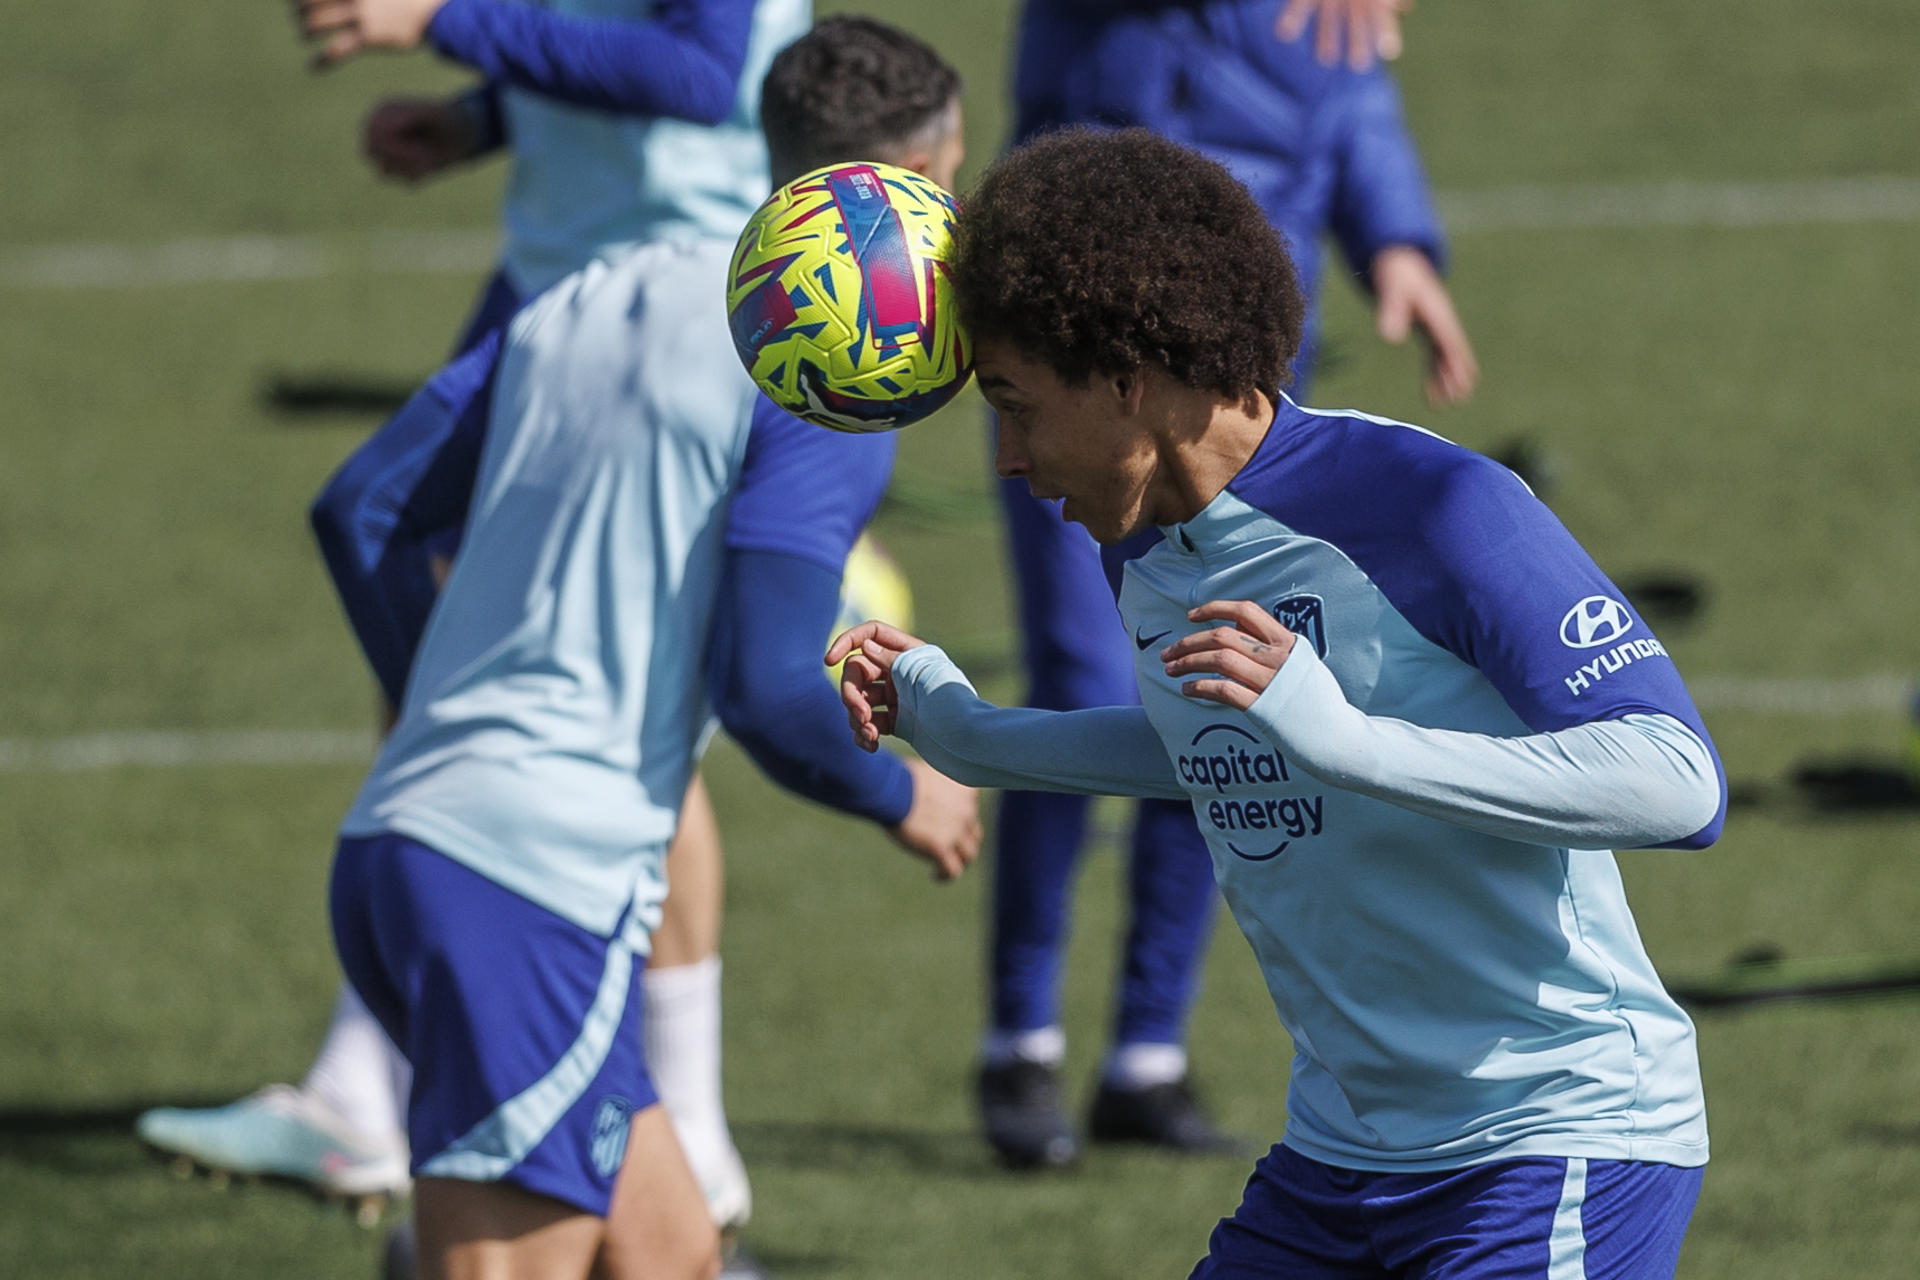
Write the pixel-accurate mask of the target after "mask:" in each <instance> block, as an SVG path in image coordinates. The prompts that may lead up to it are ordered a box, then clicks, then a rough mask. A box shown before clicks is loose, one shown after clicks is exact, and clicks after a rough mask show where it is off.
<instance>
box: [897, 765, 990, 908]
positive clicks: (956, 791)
mask: <svg viewBox="0 0 1920 1280" xmlns="http://www.w3.org/2000/svg"><path fill="white" fill-rule="evenodd" d="M907 772H908V773H910V774H912V775H913V807H912V808H911V809H909V810H907V816H906V817H904V818H902V819H901V820H900V824H899V825H898V826H895V827H889V828H887V831H888V834H890V835H892V836H893V838H894V840H896V841H897V842H898V843H899V845H900V847H901V848H903V849H905V850H906V851H907V852H908V853H911V854H913V855H914V856H915V857H919V858H924V859H926V860H927V861H928V862H930V863H932V864H933V878H934V879H935V880H940V881H947V880H954V879H957V878H959V875H960V873H961V872H963V871H965V870H966V869H967V866H968V864H970V863H971V862H972V861H973V860H974V858H975V856H976V855H978V854H979V852H980V800H979V794H978V793H977V792H976V791H974V789H973V788H972V787H967V786H962V785H961V784H960V783H958V782H955V781H954V780H953V779H952V778H949V777H947V776H946V775H945V774H943V773H941V772H940V771H939V770H938V769H935V768H934V767H933V766H932V765H930V764H928V763H927V762H926V761H924V760H909V761H907Z"/></svg>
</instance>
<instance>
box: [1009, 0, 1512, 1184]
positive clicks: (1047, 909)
mask: <svg viewBox="0 0 1920 1280" xmlns="http://www.w3.org/2000/svg"><path fill="white" fill-rule="evenodd" d="M1315 7H1316V6H1315V5H1313V4H1312V3H1309V2H1307V0H1294V2H1293V3H1291V4H1289V5H1288V7H1287V8H1286V9H1285V10H1282V9H1281V7H1280V5H1279V2H1278V0H1235V2H1232V3H1222V4H1210V5H1205V6H1193V5H1188V4H1176V3H1170V2H1169V3H1159V2H1156V0H1136V2H1132V3H1123V4H1110V3H1104V2H1102V0H1028V2H1027V4H1026V8H1025V12H1024V15H1023V18H1022V23H1021V29H1020V49H1019V64H1018V68H1017V73H1016V80H1015V98H1016V103H1017V108H1018V122H1017V134H1018V137H1019V138H1031V137H1034V136H1036V135H1038V134H1041V133H1044V132H1046V131H1048V130H1051V129H1057V128H1059V127H1061V126H1063V125H1068V124H1075V123H1093V124H1098V125H1102V126H1112V127H1120V126H1129V125H1140V126H1145V127H1147V128H1151V129H1153V130H1154V131H1155V132H1157V133H1160V134H1162V135H1163V136H1166V137H1169V138H1172V139H1174V140H1175V141H1178V142H1181V143H1184V144H1186V145H1188V146H1191V147H1194V148H1196V149H1197V150H1199V151H1201V152H1202V153H1203V154H1206V155H1210V156H1212V157H1213V158H1215V159H1217V160H1219V161H1220V162H1221V163H1223V164H1225V165H1226V166H1227V167H1228V169H1230V170H1231V171H1232V172H1233V174H1234V176H1235V177H1237V178H1239V179H1240V180H1241V181H1242V182H1243V183H1245V184H1246V185H1247V187H1248V188H1249V189H1250V190H1251V191H1252V192H1253V194H1254V197H1255V198H1256V199H1257V200H1258V201H1259V203H1260V206H1261V208H1262V209H1263V210H1265V212H1266V215H1267V217H1268V219H1269V220H1270V221H1271V222H1272V224H1273V225H1274V226H1275V227H1276V228H1278V229H1279V230H1280V231H1281V233H1282V234H1283V235H1284V236H1285V238H1286V241H1287V244H1288V247H1289V249H1290V251H1291V252H1292V254H1293V258H1294V261H1295V263H1296V264H1298V267H1299V270H1300V274H1301V278H1302V281H1303V284H1304V287H1305V291H1306V294H1307V297H1308V298H1309V300H1311V299H1312V298H1313V297H1314V296H1315V295H1316V293H1317V291H1318V285H1319V279H1320V240H1321V237H1322V236H1323V235H1325V234H1328V233H1331V234H1332V235H1333V236H1334V238H1335V239H1336V240H1337V241H1338V242H1339V245H1340V248H1341V251H1342V253H1343V254H1344V256H1345V258H1346V261H1347V263H1348V266H1349V268H1350V269H1351V271H1352V272H1353V275H1354V278H1355V279H1357V280H1358V281H1360V282H1361V283H1362V284H1363V285H1364V286H1365V287H1367V288H1368V289H1370V290H1371V291H1372V292H1373V295H1374V298H1375V317H1376V323H1377V325H1378V328H1379V332H1380V335H1381V337H1382V338H1384V339H1385V340H1387V341H1389V342H1396V343H1397V342H1401V341H1404V340H1405V339H1406V337H1407V335H1408V334H1409V332H1411V331H1413V330H1416V329H1417V330H1419V331H1420V332H1421V333H1422V334H1423V335H1424V337H1425V339H1426V340H1427V343H1428V345H1429V348H1430V351H1431V355H1432V359H1431V363H1430V370H1429V376H1428V378H1427V384H1426V390H1427V394H1428V397H1429V398H1430V399H1431V400H1432V401H1433V402H1434V403H1436V404H1452V403H1455V402H1457V401H1459V400H1461V399H1463V398H1465V397H1466V396H1467V395H1468V394H1469V393H1470V392H1471V391H1472V389H1473V386H1474V383H1475V381H1476V379H1477V377H1478V369H1477V366H1476V363H1475V360H1474V356H1473V350H1472V347H1471V345H1470V344H1469V343H1468V341H1467V337H1466V333H1465V331H1464V330H1463V329H1462V328H1461V325H1460V322H1459V320H1458V318H1457V316H1456V315H1455V312H1454V308H1453V303H1452V301H1451V299H1450V298H1449V297H1448V294H1447V290H1446V287H1445V285H1444V284H1442V283H1441V280H1440V275H1439V269H1440V266H1441V264H1442V262H1443V240H1442V235H1441V229H1440V224H1439V220H1438V217H1437V216H1436V214H1435V212H1434V209H1433V204H1432V200H1431V198H1430V195H1429V192H1428V190H1427V183H1426V178H1425V176H1424V175H1423V174H1422V172H1421V167H1420V162H1419V157H1418V154H1417V152H1416V150H1415V147H1414V143H1413V139H1412V137H1411V136H1410V135H1409V133H1408V132H1407V128H1406V123H1405V121H1404V119H1403V118H1402V113H1401V108H1400V100H1399V95H1398V93H1397V91H1396V90H1395V87H1394V84H1393V81H1392V80H1391V79H1390V78H1389V77H1388V75H1387V73H1386V72H1385V70H1384V69H1383V68H1379V67H1377V66H1373V65H1372V56H1371V54H1372V51H1373V50H1375V49H1376V48H1377V49H1378V50H1379V51H1380V52H1382V53H1387V54H1390V53H1392V52H1397V50H1398V40H1399V36H1398V26H1397V21H1396V20H1395V14H1396V13H1397V10H1398V8H1399V6H1398V5H1397V4H1394V3H1390V2H1387V3H1381V2H1378V0H1328V3H1325V4H1323V5H1322V6H1318V7H1320V8H1322V9H1323V12H1322V14H1321V16H1320V18H1319V19H1318V22H1319V23H1320V24H1322V25H1320V26H1318V27H1317V28H1315V27H1312V26H1310V25H1309V19H1310V18H1311V10H1313V9H1314V8H1315ZM1327 11H1330V12H1327ZM1329 17H1332V18H1335V19H1338V23H1339V24H1344V25H1339V24H1336V23H1332V22H1329ZM1336 28H1337V31H1338V32H1343V33H1345V34H1347V35H1350V36H1352V37H1353V42H1352V43H1351V44H1349V45H1347V46H1345V47H1343V46H1342V44H1341V42H1340V41H1339V40H1333V41H1332V42H1331V43H1330V42H1329V41H1328V39H1327V37H1328V36H1329V34H1330V33H1334V32H1336ZM1307 36H1311V37H1312V38H1311V39H1309V38H1306V37H1307ZM1343 52H1344V53H1346V54H1347V55H1348V56H1349V58H1350V60H1351V61H1352V62H1353V63H1354V64H1356V65H1359V64H1366V66H1367V69H1366V70H1355V69H1353V67H1351V66H1348V65H1342V64H1341V62H1340V57H1339V55H1340V54H1341V53H1343ZM1314 329H1315V319H1314V316H1313V313H1312V311H1311V310H1310V311H1309V316H1308V320H1307V331H1306V332H1307V338H1306V340H1305V341H1304V342H1303V343H1302V344H1301V350H1300V354H1299V355H1298V356H1297V358H1296V359H1295V360H1294V363H1293V371H1294V378H1295V386H1296V389H1297V390H1296V394H1302V395H1303V394H1304V392H1301V391H1299V390H1298V389H1299V388H1302V387H1304V384H1305V382H1306V380H1307V378H1308V376H1309V374H1310V373H1311V371H1312V367H1313V354H1312V352H1313V333H1314ZM1000 495H1001V499H1002V505H1003V508H1004V511H1005V516H1006V523H1007V534H1008V548H1009V551H1010V554H1011V557H1012V560H1013V563H1014V567H1015V576H1016V582H1017V586H1018V604H1019V613H1020V620H1021V625H1022V633H1023V636H1024V651H1023V652H1024V657H1025V661H1026V667H1027V674H1028V680H1029V688H1028V694H1027V701H1028V703H1029V705H1032V706H1036V707H1045V708H1051V709H1055V710H1070V709H1073V708H1076V707H1093V706H1104V705H1108V704H1112V703H1117V702H1124V701H1127V700H1128V699H1130V698H1131V697H1132V696H1133V677H1132V662H1133V651H1132V649H1131V648H1130V647H1129V646H1128V644H1127V642H1126V639H1125V635H1124V633H1123V632H1122V630H1121V628H1120V627H1119V625H1118V619H1117V618H1116V617H1115V615H1114V612H1113V603H1112V596H1111V593H1110V589H1109V586H1108V583H1107V579H1106V575H1105V574H1104V573H1103V572H1102V568H1101V563H1100V554H1099V551H1098V549H1097V548H1096V547H1095V546H1094V544H1093V542H1092V541H1091V540H1090V539H1089V538H1088V537H1087V535H1086V533H1085V532H1084V531H1083V530H1080V529H1077V528H1073V527H1070V526H1069V525H1068V524H1067V523H1066V522H1065V521H1064V520H1063V519H1062V518H1061V515H1060V512H1059V510H1058V508H1057V506H1056V505H1055V504H1053V503H1048V502H1041V501H1038V500H1036V499H1035V498H1034V497H1032V495H1030V494H1029V493H1028V492H1027V489H1026V486H1025V485H1023V484H1020V483H1018V482H1017V481H1010V482H1007V483H1004V484H1003V485H1002V486H1001V491H1000ZM1138 550H1139V548H1135V547H1121V548H1117V549H1115V551H1114V552H1112V553H1111V555H1112V564H1113V565H1114V566H1117V565H1118V564H1119V563H1121V562H1123V561H1124V559H1125V558H1126V557H1127V556H1129V555H1131V554H1137V552H1138ZM1087 815H1088V802H1087V800H1086V798H1085V797H1083V796H1074V795H1043V794H1038V793H1024V792H1015V793H1010V794H1008V795H1006V796H1003V797H1002V799H1001V803H1000V811H999V818H998V826H997V854H996V858H995V862H994V887H993V917H992V918H993V926H992V938H991V942H990V951H991V961H990V981H991V1000H990V1008H989V1016H990V1019H991V1021H990V1025H989V1027H988V1028H987V1031H986V1033H985V1035H984V1037H983V1044H982V1061H981V1069H980V1074H979V1078H978V1096H979V1104H980V1108H981V1114H982V1119H983V1122H984V1126H985V1129H986V1134H987V1137H988V1139H989V1141H990V1142H991V1143H992V1144H993V1146H994V1147H995V1149H996V1150H998V1151H999V1152H1000V1154H1001V1155H1002V1156H1003V1157H1004V1158H1005V1159H1006V1160H1007V1161H1008V1162H1010V1163H1012V1164H1014V1165H1018V1166H1027V1165H1054V1164H1062V1163H1065V1162H1067V1161H1070V1160H1071V1159H1073V1158H1074V1156H1075V1154H1076V1150H1077V1141H1076V1138H1075V1135H1074V1129H1073V1126H1072V1125H1071V1124H1070V1122H1069V1121H1068V1119H1067V1117H1066V1114H1065V1110H1064V1107H1063V1105H1062V1101H1061V1089H1060V1082H1059V1077H1058V1068H1059V1065H1060V1062H1061V1060H1062V1058H1063V1056H1064V1054H1065V1048H1066V1039H1065V1034H1064V1031H1063V1029H1062V1026H1061V1017H1060V994H1059V989H1060V972H1061V965H1062V962H1063V959H1064V956H1065V950H1066V939H1067V917H1068V909H1069V898H1070V894H1071V890H1072V884H1073V876H1074V873H1075V870H1076V867H1077V865H1078V862H1079V859H1080V855H1081V853H1082V851H1083V849H1084V847H1085V844H1086V828H1087ZM1214 901H1215V895H1214V889H1213V883H1212V877H1211V875H1210V873H1209V871H1208V867H1207V861H1206V857H1205V846H1204V842H1203V841H1202V839H1201V837H1200V833H1199V832H1198V830H1196V828H1195V827H1194V823H1193V818H1192V816H1191V814H1190V813H1189V812H1188V811H1187V808H1186V806H1185V805H1182V804H1175V803H1168V802H1163V801H1157V800H1146V801H1143V802H1142V803H1141V804H1140V805H1139V807H1138V813H1137V817H1136V819H1135V824H1134V828H1133V833H1132V847H1131V857H1130V861H1129V867H1128V902H1129V906H1130V911H1131V918H1130V921H1129V924H1128V932H1127V937H1126V942H1125V947H1124V953H1123V956H1122V964H1121V974H1120V981H1119V989H1118V992H1117V999H1116V1001H1115V1010H1114V1017H1113V1028H1112V1041H1111V1047H1110V1049H1109V1052H1108V1054H1107V1057H1106V1060H1105V1064H1104V1067H1103V1068H1102V1071H1101V1079H1100V1086H1099V1089H1098V1091H1097V1092H1096V1095H1095V1097H1094V1099H1093V1104H1092V1107H1091V1109H1090V1112H1089V1116H1088V1130H1089V1134H1090V1136H1091V1137H1092V1138H1093V1139H1094V1140H1096V1141H1132V1142H1146V1143H1151V1144H1155V1145H1159V1146H1163V1147H1169V1148H1174V1149H1180V1150H1212V1149H1218V1148H1221V1147H1223V1146H1226V1145H1230V1144H1229V1142H1228V1140H1226V1139H1224V1138H1223V1137H1222V1135H1220V1134H1219V1133H1218V1132H1216V1130H1215V1129H1214V1127H1213V1125H1212V1123H1211V1122H1210V1121H1209V1120H1208V1119H1207V1117H1206V1115H1205V1114H1204V1112H1203V1111H1202V1110H1201V1108H1200V1106H1199V1104H1198V1102H1197V1100H1196V1098H1195V1097H1194V1093H1193V1090H1192V1089H1191V1088H1190V1086H1189V1084H1188V1082H1187V1059H1186V1050H1185V1037H1186V1026H1187V1020H1188V1014H1189V1011H1190V1010H1191V1007H1192V1002H1193V997H1194V993H1195V988H1196V984H1197V980H1198V975H1199V970H1200V967H1201V964H1202V961H1203V959H1204V956H1205V948H1206V941H1207V937H1208V935H1209V932H1210V930H1211V922H1212V919H1213V914H1214V910H1215V907H1214Z"/></svg>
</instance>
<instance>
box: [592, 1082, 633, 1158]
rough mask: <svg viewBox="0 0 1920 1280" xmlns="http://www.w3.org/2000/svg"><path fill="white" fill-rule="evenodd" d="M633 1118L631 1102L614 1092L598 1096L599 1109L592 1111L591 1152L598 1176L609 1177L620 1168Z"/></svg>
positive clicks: (625, 1155) (625, 1152) (625, 1154)
mask: <svg viewBox="0 0 1920 1280" xmlns="http://www.w3.org/2000/svg"><path fill="white" fill-rule="evenodd" d="M632 1122H633V1104H632V1103H631V1102H628V1101H627V1100H626V1099H625V1098H622V1097H619V1096H617V1095H613V1094H609V1095H608V1096H606V1097H604V1098H602V1099H600V1109H599V1110H598V1111H596V1112H594V1113H593V1147H592V1154H593V1167H594V1169H595V1170H596V1171H598V1173H599V1174H600V1176H601V1177H603V1178H611V1177H612V1176H613V1175H614V1174H616V1173H618V1172H620V1165H621V1163H622V1162H623V1161H624V1160H626V1158H627V1134H628V1133H629V1132H630V1131H631V1130H632Z"/></svg>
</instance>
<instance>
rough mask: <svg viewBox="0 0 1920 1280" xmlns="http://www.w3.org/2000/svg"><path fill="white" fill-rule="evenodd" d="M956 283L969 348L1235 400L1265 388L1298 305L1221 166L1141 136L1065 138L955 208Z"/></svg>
mask: <svg viewBox="0 0 1920 1280" xmlns="http://www.w3.org/2000/svg"><path fill="white" fill-rule="evenodd" d="M955 240H956V243H955V248H954V260H953V264H952V266H953V280H954V290H955V297H956V301H957V302H958V304H959V309H960V319H961V323H962V324H964V325H965V326H967V328H968V329H969V330H970V331H971V333H972V335H973V338H974V340H975V341H976V342H977V341H981V340H983V339H1005V340H1007V341H1008V342H1011V343H1012V344H1013V345H1014V346H1015V347H1016V348H1018V349H1019V350H1020V351H1021V353H1022V354H1024V355H1025V356H1027V358H1029V359H1034V360H1038V361H1041V362H1042V363H1044V364H1046V365H1048V366H1049V367H1051V368H1052V369H1053V370H1054V372H1055V373H1057V374H1059V375H1060V376H1061V378H1063V379H1064V380H1066V381H1068V382H1071V383H1074V384H1076V385H1080V384H1084V383H1085V382H1086V381H1087V379H1088V378H1089V377H1091V376H1093V375H1094V374H1105V375H1111V374H1123V373H1131V372H1134V371H1136V370H1138V369H1140V368H1142V367H1144V366H1147V365H1157V366H1159V367H1161V368H1163V369H1165V370H1166V371H1167V373H1169V374H1170V375H1172V376H1173V377H1174V378H1175V379H1177V380H1178V381H1180V382H1182V383H1184V384H1185V385H1187V386H1190V387H1194V388H1196V389H1203V390H1210V391H1215V392H1218V393H1219V394H1221V395H1223V396H1228V397H1231V398H1233V399H1235V400H1238V401H1242V402H1244V401H1246V400H1248V399H1249V398H1251V395H1252V393H1253V392H1255V391H1261V392H1264V393H1266V394H1267V395H1268V396H1272V395H1274V394H1275V393H1277V392H1278V391H1279V389H1280V387H1281V386H1282V385H1284V384H1285V383H1286V381H1287V379H1288V372H1287V364H1288V362H1289V361H1291V360H1292V359H1293V355H1294V352H1295V351H1297V350H1298V349H1299V346H1300V335H1301V329H1302V326H1303V324H1304V322H1305V315H1306V302H1305V299H1304V298H1303V297H1302V296H1301V293H1300V279H1299V275H1298V273H1297V272H1295V270H1294V267H1293V262H1292V260H1291V259H1290V258H1289V257H1288V256H1287V250H1286V246H1285V244H1284V243H1282V241H1281V239H1280V236H1279V234H1278V233H1277V232H1276V231H1275V230H1274V229H1273V227H1272V226H1271V225H1270V224H1269V223H1268V222H1267V218H1266V215H1265V214H1264V213H1263V212H1261V209H1260V206H1259V205H1258V204H1256V203H1255V202H1254V199H1253V197H1252V195H1250V194H1249V193H1248V192H1247V189H1246V188H1245V187H1243V186H1241V185H1240V183H1239V182H1238V181H1237V180H1235V178H1234V177H1233V175H1232V174H1230V173H1228V172H1227V171H1226V170H1225V169H1224V168H1222V167H1221V166H1220V165H1218V164H1216V163H1214V162H1213V161H1212V160H1209V159H1207V158H1206V157H1204V156H1201V155H1199V154H1197V153H1195V152H1192V151H1189V150H1187V149H1186V148H1184V147H1181V146H1178V145H1176V144H1174V143H1172V142H1168V141H1167V140H1166V139H1164V138H1160V137H1157V136H1156V135H1154V134H1152V133H1149V132H1148V131H1146V130H1145V129H1123V130H1119V131H1117V132H1109V131H1100V130H1093V129H1084V128H1081V129H1066V130H1061V131H1059V132H1056V133H1049V134H1043V135H1041V136H1040V137H1038V138H1036V139H1034V140H1033V141H1031V142H1029V143H1027V144H1026V145H1024V146H1021V147H1018V148H1016V149H1015V150H1013V151H1011V152H1009V153H1007V155H1005V156H1004V157H1002V158H1001V159H1000V160H999V161H998V162H996V163H995V164H994V165H993V166H992V167H990V168H989V169H988V170H987V172H986V174H985V175H984V176H983V177H982V179H981V181H980V185H979V187H978V189H977V190H975V191H974V192H973V193H972V195H970V196H969V197H967V198H966V199H965V200H963V201H962V202H961V205H960V216H959V219H958V222H957V224H956V230H955Z"/></svg>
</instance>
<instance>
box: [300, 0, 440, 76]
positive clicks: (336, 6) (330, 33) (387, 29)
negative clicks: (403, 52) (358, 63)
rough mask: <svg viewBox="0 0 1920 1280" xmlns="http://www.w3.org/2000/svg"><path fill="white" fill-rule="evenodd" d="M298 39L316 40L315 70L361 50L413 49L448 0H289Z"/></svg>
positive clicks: (322, 69) (322, 68)
mask: <svg viewBox="0 0 1920 1280" xmlns="http://www.w3.org/2000/svg"><path fill="white" fill-rule="evenodd" d="M292 2H293V16H294V21H295V22H296V23H298V24H299V27H300V38H301V39H303V40H306V41H307V42H308V43H314V42H318V43H319V45H320V47H319V49H317V50H315V52H314V55H313V69H314V70H315V71H324V70H325V69H326V68H328V67H331V66H334V65H335V64H337V63H341V62H345V61H346V60H347V59H348V58H351V57H352V56H353V55H354V54H356V53H359V52H361V51H362V50H363V49H412V48H414V47H415V46H417V45H418V44H419V43H420V41H421V40H422V39H423V38H424V37H425V35H426V32H427V24H428V23H429V22H431V21H433V15H434V14H436V13H438V12H440V6H441V5H443V4H445V3H446V0H292Z"/></svg>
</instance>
